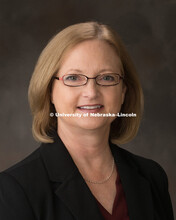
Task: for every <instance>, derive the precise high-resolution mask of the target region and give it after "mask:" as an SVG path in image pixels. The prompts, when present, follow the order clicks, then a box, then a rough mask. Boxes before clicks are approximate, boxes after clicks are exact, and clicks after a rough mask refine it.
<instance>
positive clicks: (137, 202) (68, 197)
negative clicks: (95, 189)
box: [41, 133, 153, 220]
mask: <svg viewBox="0 0 176 220" xmlns="http://www.w3.org/2000/svg"><path fill="white" fill-rule="evenodd" d="M53 136H54V143H51V144H42V146H41V155H42V158H43V161H44V164H45V166H46V169H47V172H48V175H49V178H50V181H52V182H55V183H57V187H56V190H55V193H56V195H57V196H58V197H59V198H60V199H61V200H62V201H63V202H64V203H65V204H66V206H67V207H69V209H70V211H71V212H72V214H73V215H74V216H75V218H76V219H80V220H82V219H84V220H89V219H96V220H102V219H103V218H102V216H101V214H100V212H99V209H98V206H97V202H96V200H95V198H94V196H93V195H92V193H91V191H90V190H89V188H88V186H87V184H86V183H85V181H84V179H83V178H82V176H81V174H80V173H79V170H78V168H77V167H76V165H75V163H74V162H73V160H72V158H71V156H70V154H69V152H68V151H67V149H66V147H65V146H64V144H63V142H62V140H61V139H60V138H59V137H58V135H57V133H55V134H54V135H53ZM110 146H111V150H112V154H113V156H114V159H115V162H116V165H117V169H118V172H119V175H120V178H121V182H122V185H123V189H124V192H125V196H126V201H127V206H128V211H129V217H130V220H141V219H143V220H152V219H153V204H152V199H151V198H152V195H151V191H150V186H149V183H148V181H147V180H146V179H145V178H143V177H142V175H141V174H140V173H139V170H138V167H137V166H136V164H135V163H133V162H132V159H131V157H130V156H129V154H130V153H128V152H127V151H125V150H123V149H121V148H119V147H118V146H116V145H114V144H112V143H111V142H110Z"/></svg>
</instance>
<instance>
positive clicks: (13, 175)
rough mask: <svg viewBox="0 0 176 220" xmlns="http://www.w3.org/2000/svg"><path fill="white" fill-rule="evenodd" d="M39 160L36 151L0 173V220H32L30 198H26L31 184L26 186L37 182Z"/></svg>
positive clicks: (30, 190) (30, 189)
mask: <svg viewBox="0 0 176 220" xmlns="http://www.w3.org/2000/svg"><path fill="white" fill-rule="evenodd" d="M39 158H40V157H39V152H38V150H37V151H35V152H34V153H32V154H31V155H30V156H28V157H27V158H26V159H24V160H23V161H21V162H19V163H17V164H16V165H14V166H12V167H11V168H9V169H7V170H5V171H3V172H1V173H0V219H1V218H2V219H7V220H11V219H26V220H31V219H34V213H33V209H32V207H31V204H30V198H29V196H27V194H28V195H29V193H28V192H32V190H33V189H32V186H33V184H27V181H29V180H30V182H29V183H31V181H33V182H34V183H37V182H38V181H37V180H38V179H37V173H39V172H38V171H39V169H40V170H41V168H39V167H40V166H41V165H40V164H41V162H39V161H40V159H39ZM37 170H38V171H37ZM34 180H36V181H34ZM37 188H39V187H37Z"/></svg>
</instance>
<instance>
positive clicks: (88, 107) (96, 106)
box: [78, 105, 103, 109]
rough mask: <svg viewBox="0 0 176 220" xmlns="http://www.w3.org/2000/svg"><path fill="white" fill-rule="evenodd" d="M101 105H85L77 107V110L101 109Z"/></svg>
mask: <svg viewBox="0 0 176 220" xmlns="http://www.w3.org/2000/svg"><path fill="white" fill-rule="evenodd" d="M102 107H103V105H92V106H91V105H85V106H80V107H78V108H79V109H100V108H102Z"/></svg>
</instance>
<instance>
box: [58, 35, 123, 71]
mask: <svg viewBox="0 0 176 220" xmlns="http://www.w3.org/2000/svg"><path fill="white" fill-rule="evenodd" d="M68 68H69V69H74V68H75V69H80V70H81V71H84V72H86V71H87V72H88V71H89V70H90V71H93V72H94V71H97V70H98V69H100V68H101V69H112V71H119V70H121V68H122V64H121V60H120V58H119V56H118V54H117V52H116V51H115V49H114V48H113V47H112V46H111V45H110V44H109V43H107V42H106V41H103V40H97V39H96V40H87V41H83V42H81V43H79V44H77V45H76V46H74V47H73V48H71V49H69V50H68V51H67V52H66V53H65V54H64V55H63V57H62V60H61V65H60V70H67V69H68Z"/></svg>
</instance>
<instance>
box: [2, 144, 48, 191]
mask: <svg viewBox="0 0 176 220" xmlns="http://www.w3.org/2000/svg"><path fill="white" fill-rule="evenodd" d="M48 182H49V180H48V176H47V172H46V169H45V166H44V165H43V162H42V157H41V153H40V148H38V149H37V150H35V151H34V152H33V153H32V154H30V155H29V156H28V157H26V158H25V159H23V160H22V161H20V162H19V163H17V164H15V165H13V166H12V167H10V168H8V169H7V170H5V171H3V172H1V173H0V191H2V190H3V189H4V190H5V189H6V190H8V188H11V186H12V185H13V187H16V189H17V191H18V188H21V189H22V191H24V192H25V193H26V194H28V195H30V193H31V192H33V191H34V190H35V191H36V193H37V191H38V193H37V194H39V193H40V191H42V190H44V189H46V187H48ZM14 191H15V190H14Z"/></svg>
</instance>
